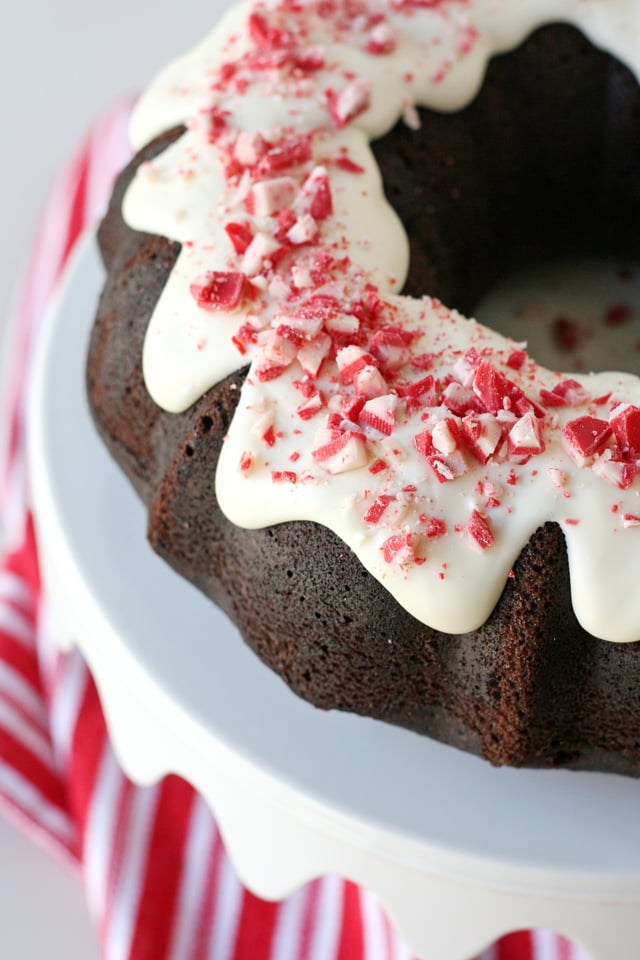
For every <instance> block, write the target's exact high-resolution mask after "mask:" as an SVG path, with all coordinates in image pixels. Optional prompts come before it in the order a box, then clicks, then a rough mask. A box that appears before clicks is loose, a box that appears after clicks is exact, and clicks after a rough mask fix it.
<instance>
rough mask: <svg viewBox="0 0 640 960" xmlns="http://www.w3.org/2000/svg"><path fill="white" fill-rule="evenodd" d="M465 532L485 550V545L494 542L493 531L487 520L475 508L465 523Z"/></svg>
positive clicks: (490, 544)
mask: <svg viewBox="0 0 640 960" xmlns="http://www.w3.org/2000/svg"><path fill="white" fill-rule="evenodd" d="M467 533H468V534H469V536H470V537H471V539H472V540H474V541H475V543H477V544H478V546H480V547H481V548H482V549H483V550H486V549H487V547H490V546H492V544H493V543H494V538H493V533H492V532H491V527H490V526H489V522H488V520H487V519H486V518H485V517H483V516H482V514H481V513H479V512H478V511H477V510H473V511H472V512H471V516H470V517H469V522H468V524H467Z"/></svg>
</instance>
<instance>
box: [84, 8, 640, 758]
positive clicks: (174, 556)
mask: <svg viewBox="0 0 640 960" xmlns="http://www.w3.org/2000/svg"><path fill="white" fill-rule="evenodd" d="M545 6H546V9H547V11H548V8H549V6H551V7H552V8H554V10H555V13H556V14H557V16H556V17H555V20H554V22H550V21H549V16H548V13H547V15H546V19H545V21H542V20H541V14H540V12H539V11H540V4H539V3H537V2H533V0H531V2H530V0H500V2H498V3H496V2H495V0H491V2H489V0H467V2H463V0H429V2H425V0H390V2H389V0H304V2H303V3H297V2H293V0H269V2H264V3H263V2H258V3H254V4H253V5H252V6H251V7H250V8H246V7H243V8H241V9H237V10H234V11H232V12H231V13H230V14H229V16H228V17H227V18H226V19H225V20H224V21H223V23H222V24H221V25H220V27H219V28H218V29H217V30H216V32H215V33H214V34H213V35H212V37H211V38H209V39H208V40H207V41H205V42H204V43H203V44H201V45H200V46H199V47H198V48H197V49H196V50H195V51H194V52H193V53H192V54H191V55H190V56H188V57H186V58H184V59H183V60H181V61H178V62H177V63H176V64H174V65H173V66H172V67H170V68H169V69H168V70H167V71H165V73H163V74H162V75H161V77H160V78H159V79H158V80H157V81H156V83H155V84H154V85H153V86H152V87H151V88H150V90H149V91H148V92H147V93H146V94H145V95H144V96H143V98H142V100H141V103H140V104H139V106H138V108H137V111H136V115H135V118H134V125H133V132H134V139H135V142H136V144H137V145H138V147H141V149H140V151H139V153H138V154H137V156H136V157H135V159H134V160H133V162H132V164H131V165H130V166H129V168H128V169H127V170H125V171H124V172H123V174H122V176H121V177H120V179H119V182H118V184H117V186H116V188H115V191H114V194H113V197H112V200H111V204H110V207H109V210H108V212H107V214H106V216H105V218H104V221H103V223H102V225H101V227H100V231H99V241H100V247H101V251H102V255H103V259H104V263H105V266H106V270H107V279H106V283H105V287H104V291H103V293H102V296H101V299H100V304H99V308H98V315H97V319H96V322H95V326H94V329H93V333H92V337H91V344H90V350H89V358H88V367H87V378H88V392H89V398H90V403H91V407H92V410H93V414H94V417H95V420H96V423H97V426H98V429H99V430H100V432H101V434H102V436H103V437H104V440H105V442H106V444H107V445H108V447H109V449H110V450H111V452H112V454H113V456H114V457H115V458H116V460H117V461H118V462H119V464H120V465H121V466H122V468H123V469H124V471H125V473H126V474H127V476H128V477H129V478H130V480H131V482H132V483H133V485H134V486H135V488H136V490H137V492H138V493H139V495H140V496H141V497H142V498H143V500H144V501H145V502H146V503H147V505H148V508H149V539H150V541H151V544H152V546H153V548H154V549H155V550H156V551H157V552H158V553H159V554H160V555H161V556H163V557H164V558H165V559H166V560H167V561H168V563H170V564H171V566H172V567H174V568H175V570H176V571H178V573H180V574H181V575H182V576H184V577H186V578H187V579H188V580H190V581H191V582H192V583H194V584H195V585H196V586H197V587H199V588H200V589H201V590H203V591H204V592H205V593H206V594H207V595H208V596H209V597H211V598H212V599H213V600H214V601H215V602H216V603H217V604H219V605H220V606H221V607H222V608H223V609H224V610H225V611H226V612H227V614H228V615H229V616H230V617H231V619H232V620H233V621H234V622H235V623H236V624H237V625H238V626H239V628H240V630H241V632H242V634H243V636H244V638H245V640H246V641H247V643H248V644H250V646H251V647H252V648H253V649H254V651H255V652H256V653H257V654H258V655H259V656H260V657H261V658H262V659H263V660H264V661H265V662H266V663H267V664H268V665H269V666H270V667H272V668H273V669H274V670H275V671H277V673H278V674H279V675H280V676H281V677H282V679H283V680H284V681H286V683H287V684H289V686H290V687H291V688H292V689H293V690H294V691H296V693H298V694H299V695H301V696H302V697H304V698H306V699H307V700H309V701H310V702H311V703H313V704H315V705H316V706H318V707H321V708H325V709H329V708H338V709H341V710H348V711H353V712H356V713H359V714H363V715H367V716H370V717H375V718H379V719H381V720H385V721H388V722H390V723H394V724H399V725H402V726H404V727H408V728H410V729H412V730H415V731H418V732H420V733H423V734H427V735H429V736H431V737H435V738H438V739H440V740H442V741H444V742H446V743H449V744H452V745H455V746H457V747H461V748H463V749H465V750H469V751H472V752H474V753H477V754H480V755H481V756H483V757H485V758H487V759H488V760H490V761H491V762H492V763H495V764H513V765H528V766H564V767H570V768H586V769H595V770H607V771H616V772H621V773H626V774H631V775H640V643H639V642H638V641H639V640H640V602H639V600H638V596H637V593H636V580H637V570H638V569H640V499H639V497H640V476H638V466H639V464H640V460H639V459H638V458H640V381H638V380H637V379H636V378H635V377H634V376H632V375H630V374H629V375H628V374H622V373H594V374H590V375H578V374H576V375H569V374H561V373H558V372H555V371H549V370H545V369H543V368H542V367H540V366H539V365H538V364H536V362H535V358H533V357H531V356H530V355H529V354H528V353H527V350H526V345H525V344H521V343H514V342H513V341H511V340H509V339H508V338H504V337H503V336H501V335H499V334H498V333H496V332H495V331H493V330H490V329H488V328H486V327H483V326H480V325H478V324H477V323H475V322H474V321H472V320H467V319H465V317H464V316H463V314H462V313H459V312H457V310H460V311H463V312H464V313H470V312H472V311H473V309H474V305H475V304H476V303H477V302H478V300H479V298H480V297H481V296H482V295H483V294H484V293H485V292H486V291H487V290H488V289H489V288H490V287H491V285H492V284H494V283H495V282H496V280H498V279H499V278H500V277H502V276H504V275H505V274H507V273H508V272H509V271H511V270H513V269H515V268H517V267H518V266H521V265H523V264H530V263H533V262H539V261H542V260H546V259H549V258H553V257H555V256H557V255H563V254H566V253H567V252H570V253H571V254H572V255H581V256H582V255H584V256H591V255H593V254H597V255H608V256H612V257H619V258H621V259H624V260H625V261H629V260H632V259H633V258H634V257H637V256H638V254H639V253H640V230H639V229H638V227H639V226H640V177H639V176H638V172H637V169H636V167H637V157H638V147H639V146H640V89H639V88H638V84H637V81H636V76H635V73H634V71H636V72H638V71H640V55H639V54H638V51H640V43H638V39H639V38H640V9H639V8H638V5H637V4H635V3H629V2H623V0H619V2H618V0H557V2H556V3H555V4H553V3H552V4H546V5H545ZM555 21H557V22H555ZM560 21H562V22H560ZM634 58H635V59H634ZM145 144H146V145H145ZM444 304H447V305H448V306H445V305H444ZM454 307H455V308H457V310H456V309H453V308H454Z"/></svg>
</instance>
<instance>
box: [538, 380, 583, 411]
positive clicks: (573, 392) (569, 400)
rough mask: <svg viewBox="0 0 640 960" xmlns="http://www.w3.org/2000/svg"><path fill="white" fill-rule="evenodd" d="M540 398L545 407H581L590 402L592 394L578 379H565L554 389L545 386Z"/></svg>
mask: <svg viewBox="0 0 640 960" xmlns="http://www.w3.org/2000/svg"><path fill="white" fill-rule="evenodd" d="M540 399H541V400H542V402H543V404H544V405H545V407H580V406H582V404H584V403H588V402H589V399H590V395H589V393H588V392H587V391H586V390H585V388H584V387H583V386H582V384H580V383H578V381H577V380H563V381H562V382H561V383H556V385H555V387H554V388H553V390H545V389H544V388H543V389H542V390H541V391H540Z"/></svg>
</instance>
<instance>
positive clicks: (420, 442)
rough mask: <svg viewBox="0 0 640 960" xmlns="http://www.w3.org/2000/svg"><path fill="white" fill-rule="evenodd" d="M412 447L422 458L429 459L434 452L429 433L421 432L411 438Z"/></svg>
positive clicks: (426, 431)
mask: <svg viewBox="0 0 640 960" xmlns="http://www.w3.org/2000/svg"><path fill="white" fill-rule="evenodd" d="M413 445H414V447H415V448H416V450H417V451H418V453H421V454H422V456H423V457H430V456H431V454H432V453H433V452H434V447H433V440H432V439H431V431H430V430H423V431H422V432H421V433H417V434H416V435H415V437H414V438H413Z"/></svg>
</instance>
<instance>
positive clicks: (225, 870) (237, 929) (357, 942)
mask: <svg viewBox="0 0 640 960" xmlns="http://www.w3.org/2000/svg"><path fill="white" fill-rule="evenodd" d="M129 106H130V105H129V104H119V105H117V106H115V107H114V108H113V109H112V110H111V111H110V112H109V113H108V114H107V115H105V116H104V117H103V118H102V119H101V120H100V121H99V122H98V123H96V125H95V126H94V128H93V129H92V130H91V132H90V134H89V135H88V137H87V139H86V141H85V142H84V143H83V144H82V146H81V148H80V149H79V150H78V152H77V153H76V155H75V156H74V157H73V159H72V160H71V162H70V163H69V164H68V165H67V167H66V168H65V170H64V171H63V172H62V174H61V176H60V177H59V179H58V180H57V182H56V183H55V185H54V188H53V190H52V192H51V195H50V197H49V201H48V204H47V206H46V208H45V210H44V212H43V217H42V220H41V223H40V228H39V231H38V233H37V236H36V238H35V242H34V246H33V250H32V253H31V257H30V260H29V262H28V264H27V268H26V274H25V278H24V282H23V284H22V289H21V294H20V297H19V300H18V305H17V311H16V316H15V320H14V325H13V326H14V329H13V331H12V340H11V346H12V362H11V375H10V378H9V384H8V390H7V395H6V398H5V400H6V403H5V407H4V417H3V418H0V419H2V423H3V425H4V431H5V436H4V444H3V446H4V451H3V452H4V456H3V457H2V460H0V531H1V534H2V543H3V544H4V546H5V555H4V557H3V559H2V560H0V805H1V806H2V807H3V809H5V810H6V812H7V813H8V814H9V815H11V816H13V817H14V818H15V819H17V820H18V821H19V822H20V823H22V824H23V825H24V827H25V828H26V829H27V830H28V831H30V832H31V833H32V834H34V835H36V836H37V837H38V838H39V839H40V840H41V841H42V842H44V843H45V844H47V846H49V847H50V848H51V849H52V850H53V851H55V852H56V853H57V854H58V855H59V856H61V857H62V858H64V859H65V860H66V861H67V862H68V863H70V864H71V865H73V866H74V868H76V869H78V870H80V871H81V872H82V875H83V878H84V882H85V886H86V894H87V898H88V903H89V907H90V910H91V914H92V916H93V919H94V922H95V926H96V931H97V937H98V940H99V942H100V944H101V947H102V953H103V956H104V957H105V958H107V960H164V958H167V960H169V958H170V960H200V958H209V960H409V958H410V952H409V950H408V948H407V947H406V946H405V945H404V944H403V943H402V941H401V939H400V938H399V936H398V935H397V934H396V932H395V931H394V930H393V928H392V926H391V924H390V923H389V920H388V919H387V917H386V914H385V912H384V910H383V909H382V908H381V906H380V904H379V903H378V901H377V900H376V898H375V897H374V896H373V895H372V894H371V893H370V892H368V891H367V890H365V889H362V888H360V887H358V886H356V885H355V884H353V883H351V882H349V881H346V880H343V879H341V878H339V877H335V876H331V877H323V878H321V879H319V880H316V881H314V882H312V883H309V884H308V885H307V886H305V887H303V888H302V889H300V890H299V891H297V892H296V893H295V894H293V895H292V896H290V897H289V898H288V899H286V900H284V901H282V902H280V903H269V902H265V901H263V900H260V899H259V898H258V897H255V896H253V895H252V894H251V893H249V892H248V891H247V890H245V889H244V888H243V887H242V885H241V883H240V881H239V879H238V876H237V874H236V872H235V870H234V867H233V865H232V863H231V862H230V860H229V858H228V857H227V855H226V853H225V850H224V846H223V843H222V840H221V838H220V834H219V832H218V829H217V827H216V823H215V820H214V819H213V817H212V815H211V813H210V812H209V810H208V808H207V807H206V805H205V804H204V802H203V800H202V799H201V797H200V796H198V794H196V793H195V791H194V790H193V789H192V788H191V787H190V786H189V785H188V784H187V783H185V782H184V781H183V780H181V779H179V778H178V777H175V776H170V777H167V778H166V779H165V780H163V781H162V782H161V783H159V784H157V785H155V786H151V787H138V786H136V785H134V784H133V783H132V782H131V781H129V780H128V779H127V778H126V777H125V776H124V774H123V773H122V771H121V770H120V768H119V766H118V762H117V760H116V758H115V756H114V754H113V751H112V748H111V745H110V743H109V737H108V732H107V730H106V727H105V721H104V717H103V714H102V711H101V708H100V703H99V700H98V696H97V693H96V689H95V686H94V684H93V682H92V679H91V676H90V675H89V672H88V670H87V667H86V665H85V663H84V661H83V659H82V657H81V656H80V654H79V653H78V652H77V651H75V652H72V653H70V654H61V653H60V652H59V651H58V650H57V646H56V633H55V624H53V623H52V622H51V618H50V615H49V612H48V608H47V598H46V596H45V595H43V592H42V587H41V582H40V578H39V572H38V555H37V544H36V541H35V536H34V529H33V523H32V517H31V513H30V507H29V498H28V487H27V481H26V469H25V398H26V396H27V394H28V383H29V357H30V355H31V352H32V348H33V346H34V342H35V341H36V339H37V337H38V336H39V334H40V329H41V326H42V322H43V317H45V315H46V308H47V303H48V301H49V300H50V298H51V295H52V292H53V291H54V290H55V287H56V284H57V282H58V280H59V277H60V274H61V271H62V270H63V268H64V265H65V262H66V260H67V258H68V256H69V254H70V252H71V250H72V249H73V247H74V244H75V242H76V240H77V239H78V237H79V235H80V234H81V232H82V231H83V229H84V228H85V227H86V226H88V225H91V224H94V223H95V221H96V220H97V219H98V217H99V216H100V213H101V211H102V209H103V208H104V205H105V202H106V198H107V196H108V193H109V192H110V189H111V185H112V183H113V179H114V176H115V173H116V171H117V170H118V169H119V168H120V167H121V166H122V165H123V164H124V162H125V161H126V159H127V156H128V153H129V149H128V145H127V136H126V128H127V122H128V115H129ZM580 958H583V960H584V955H583V954H582V953H581V951H580V950H579V949H578V948H577V947H575V946H572V945H571V944H570V943H569V942H568V941H567V940H565V939H563V938H561V937H558V936H555V935H554V934H552V933H550V932H549V931H544V930H542V931H534V932H522V931H521V932H516V933H513V934H510V935H509V936H507V937H504V938H503V939H502V940H501V941H500V942H499V943H497V944H494V945H493V946H492V947H490V948H489V949H488V950H486V951H485V952H484V953H483V954H482V960H580ZM425 960H429V958H425Z"/></svg>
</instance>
